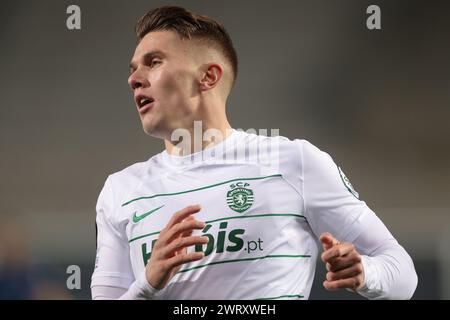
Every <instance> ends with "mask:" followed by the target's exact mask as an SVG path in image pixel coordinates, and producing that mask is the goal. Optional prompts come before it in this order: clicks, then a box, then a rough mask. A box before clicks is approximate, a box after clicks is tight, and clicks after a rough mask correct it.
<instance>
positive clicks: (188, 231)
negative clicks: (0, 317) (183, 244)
mask: <svg viewBox="0 0 450 320" xmlns="http://www.w3.org/2000/svg"><path fill="white" fill-rule="evenodd" d="M194 219H195V218H194V217H193V216H189V217H187V218H186V219H184V221H190V220H194ZM193 231H194V230H187V231H184V232H182V233H181V236H182V237H189V236H190V235H192V232H193Z"/></svg>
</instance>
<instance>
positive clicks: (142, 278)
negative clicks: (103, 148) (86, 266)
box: [91, 180, 208, 300]
mask: <svg viewBox="0 0 450 320" xmlns="http://www.w3.org/2000/svg"><path fill="white" fill-rule="evenodd" d="M113 208H114V199H113V191H112V188H111V186H110V184H109V181H108V180H107V181H106V183H105V186H104V187H103V189H102V192H101V193H100V196H99V200H98V202H97V219H96V223H97V228H98V235H97V257H96V260H97V261H96V265H95V269H94V274H93V275H92V283H91V290H92V298H93V299H125V300H144V299H155V298H156V295H157V293H158V291H159V290H160V289H162V288H164V287H165V286H166V285H167V284H168V283H169V281H170V280H171V279H172V278H173V276H174V275H175V274H176V273H177V272H178V270H179V269H180V268H181V265H182V264H185V263H188V262H192V261H197V260H200V259H201V258H203V252H192V253H187V247H189V246H192V245H195V244H205V243H207V242H208V238H207V237H200V236H192V232H193V230H194V229H203V228H204V226H205V224H204V222H201V221H198V220H195V219H194V217H193V216H192V215H193V214H194V213H197V212H198V211H200V206H190V207H186V208H184V209H182V210H180V211H178V212H176V213H175V214H174V215H173V216H172V218H171V219H170V221H169V222H168V224H167V225H166V227H165V228H164V229H163V230H162V231H161V233H160V235H159V238H158V241H157V242H156V243H155V246H154V248H153V252H152V256H151V257H150V260H149V262H148V263H147V265H146V267H145V269H144V270H143V271H142V273H141V274H140V275H139V276H138V277H137V279H134V274H133V271H132V268H131V261H130V253H129V245H128V239H127V238H126V234H125V225H121V224H120V223H118V222H117V221H116V220H115V218H114V215H113V212H114V209H113Z"/></svg>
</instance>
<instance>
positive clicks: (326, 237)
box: [319, 232, 339, 250]
mask: <svg viewBox="0 0 450 320" xmlns="http://www.w3.org/2000/svg"><path fill="white" fill-rule="evenodd" d="M319 240H320V242H322V246H323V250H328V249H330V248H331V247H333V246H335V245H338V244H339V241H338V240H337V239H336V238H334V237H333V235H332V234H331V233H329V232H324V233H322V234H321V235H320V237H319Z"/></svg>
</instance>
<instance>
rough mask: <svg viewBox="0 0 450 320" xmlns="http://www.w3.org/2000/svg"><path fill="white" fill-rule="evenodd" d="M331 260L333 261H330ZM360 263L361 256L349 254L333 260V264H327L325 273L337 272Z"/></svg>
mask: <svg viewBox="0 0 450 320" xmlns="http://www.w3.org/2000/svg"><path fill="white" fill-rule="evenodd" d="M332 260H333V259H332ZM360 262H361V256H360V255H359V254H358V253H356V252H355V253H350V254H348V255H346V256H344V257H341V258H337V259H334V260H333V263H329V262H327V265H326V268H327V271H331V272H337V271H339V270H342V269H346V268H348V267H350V266H353V265H356V264H358V263H360Z"/></svg>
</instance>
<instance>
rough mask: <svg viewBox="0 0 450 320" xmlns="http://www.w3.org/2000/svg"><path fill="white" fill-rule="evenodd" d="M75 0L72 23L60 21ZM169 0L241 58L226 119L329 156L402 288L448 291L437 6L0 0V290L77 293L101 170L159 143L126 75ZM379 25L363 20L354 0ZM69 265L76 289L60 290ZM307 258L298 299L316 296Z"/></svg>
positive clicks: (443, 25)
mask: <svg viewBox="0 0 450 320" xmlns="http://www.w3.org/2000/svg"><path fill="white" fill-rule="evenodd" d="M71 4H77V5H79V6H80V7H81V23H82V29H81V30H78V31H69V30H67V28H66V17H67V14H66V8H67V7H68V6H69V5H71ZM163 4H178V5H182V6H185V7H187V8H189V9H191V10H194V11H196V12H199V13H203V14H206V15H210V16H212V17H214V18H216V19H218V20H219V21H221V22H222V23H224V25H225V26H226V28H227V29H228V31H229V32H230V34H231V36H232V38H233V40H234V43H235V46H236V49H237V51H238V54H239V58H240V72H239V76H238V81H237V86H236V88H235V90H234V92H233V94H232V97H231V99H230V101H229V106H228V114H229V117H230V119H231V123H232V125H233V126H234V127H236V128H243V129H249V128H256V129H259V128H267V129H270V128H279V129H280V134H281V135H284V136H287V137H290V138H304V139H307V140H309V141H311V142H312V143H314V144H315V145H317V146H318V147H320V148H321V149H323V150H325V151H327V152H328V153H330V154H331V155H332V156H333V158H334V160H335V161H336V162H337V163H338V164H339V165H340V166H341V167H342V168H343V169H344V171H345V172H346V174H347V176H348V177H349V178H350V180H351V181H352V184H353V185H354V186H355V188H356V190H357V191H358V192H359V193H360V195H361V198H362V199H363V200H365V201H366V202H367V203H368V204H369V206H371V207H372V208H373V209H374V210H375V212H377V214H378V215H379V216H380V217H381V219H382V220H383V221H384V222H385V224H386V225H387V226H388V228H389V229H390V230H391V232H392V233H393V234H394V235H395V236H396V237H397V239H398V240H399V242H400V243H401V244H402V245H403V246H404V247H405V248H406V249H407V250H408V252H409V253H410V254H411V255H412V257H413V259H414V262H415V266H416V269H417V272H418V275H419V286H418V288H417V290H416V293H415V295H414V298H415V299H449V298H450V289H449V288H450V258H449V257H450V255H449V254H448V252H449V247H450V166H449V164H450V148H449V147H450V125H449V120H450V75H449V70H450V62H449V61H450V60H449V57H450V42H449V36H450V19H449V17H450V10H449V3H448V2H446V1H361V0H354V1H349V0H346V1H334V0H327V1H325V0H324V1H312V0H311V1H297V0H296V1H285V0H280V1H199V0H197V1H193V0H190V1H170V2H167V1H149V0H145V1H144V0H140V1H126V2H124V1H120V2H119V1H105V0H103V1H87V0H83V1H65V0H64V1H57V0H48V1H23V0H19V1H12V0H7V1H2V4H1V7H0V26H1V27H0V43H1V50H0V57H1V59H0V70H1V72H0V91H1V94H0V155H1V157H0V177H1V178H0V181H1V182H0V299H2V298H3V299H7V298H13V299H16V298H19V299H20V298H23V299H89V298H90V289H89V284H90V275H91V273H92V270H93V264H94V259H95V228H94V220H95V203H96V200H97V196H98V193H99V192H100V189H101V187H102V186H103V183H104V180H105V179H106V177H107V175H108V174H110V173H112V172H115V171H118V170H120V169H122V168H124V167H125V166H128V165H130V164H132V163H134V162H137V161H143V160H146V159H148V158H149V157H150V156H151V155H153V154H155V153H157V152H159V151H160V150H161V149H162V144H161V142H160V141H158V140H155V139H152V138H148V137H147V136H146V135H145V134H144V133H143V132H142V130H141V125H140V122H139V118H138V115H137V113H136V112H135V108H134V104H133V101H132V96H131V92H130V91H129V89H128V86H127V83H126V80H127V77H128V73H129V69H128V63H129V59H130V57H131V55H132V52H133V50H134V47H135V38H134V34H133V27H134V25H135V22H136V20H137V18H138V17H140V16H141V15H142V14H143V13H144V12H145V11H146V10H148V9H150V8H153V7H156V6H160V5H163ZM370 4H377V5H379V6H380V7H381V12H382V30H381V31H369V30H367V28H366V27H365V19H366V17H367V15H366V13H365V10H366V8H367V6H368V5H370ZM69 265H79V266H80V267H81V270H82V281H81V290H72V291H70V290H68V289H67V288H66V279H67V277H68V275H67V274H66V268H67V266H69ZM324 274H325V272H324V267H323V264H321V263H320V262H319V264H318V268H317V274H316V279H315V284H314V287H313V290H312V293H311V299H357V298H358V296H357V295H353V294H351V293H349V292H346V291H342V292H337V293H330V292H327V291H326V290H325V289H323V288H322V286H321V283H322V279H323V277H324Z"/></svg>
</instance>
